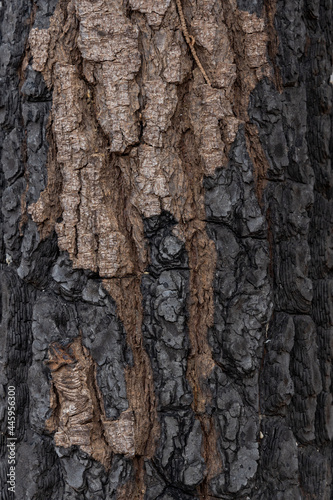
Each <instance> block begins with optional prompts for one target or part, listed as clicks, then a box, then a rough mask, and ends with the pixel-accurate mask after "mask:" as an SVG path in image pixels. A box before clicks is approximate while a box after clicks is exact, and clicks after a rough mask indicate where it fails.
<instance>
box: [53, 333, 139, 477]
mask: <svg viewBox="0 0 333 500" xmlns="http://www.w3.org/2000/svg"><path fill="white" fill-rule="evenodd" d="M47 364H48V366H49V368H50V370H51V374H52V383H51V397H50V400H51V404H50V406H51V409H52V411H53V413H52V416H51V417H50V418H49V420H48V421H47V422H46V428H47V429H48V431H50V432H55V434H54V441H55V444H56V445H57V446H63V447H65V448H69V447H70V446H72V445H77V446H79V447H80V448H81V449H82V450H83V451H84V452H86V453H88V454H89V455H91V456H92V457H93V458H94V459H95V460H98V461H99V462H101V463H102V464H103V465H104V467H106V468H108V467H109V466H110V459H111V455H112V453H122V454H124V455H125V456H128V457H132V456H134V454H135V443H134V415H133V412H132V411H131V410H130V409H129V410H126V411H124V412H123V413H122V414H121V415H120V417H119V419H118V420H113V421H110V420H108V419H107V418H106V416H105V411H104V405H103V400H102V397H101V394H100V392H99V389H98V386H97V382H96V367H95V364H94V361H93V360H92V358H91V356H90V354H89V352H88V350H87V349H86V348H85V347H84V346H83V345H82V342H81V338H80V337H78V338H76V339H74V341H73V342H71V343H70V344H68V345H67V346H61V345H60V344H58V343H53V344H51V345H50V347H49V360H48V361H47Z"/></svg>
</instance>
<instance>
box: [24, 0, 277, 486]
mask: <svg viewBox="0 0 333 500" xmlns="http://www.w3.org/2000/svg"><path fill="white" fill-rule="evenodd" d="M128 6H129V8H130V9H131V11H130V12H129V13H126V10H125V8H124V5H123V3H122V2H121V1H120V0H113V1H109V2H106V1H104V0H97V1H94V2H92V1H88V0H80V1H79V0H68V1H61V2H59V4H58V6H57V8H56V11H55V13H54V15H53V17H52V18H51V22H50V27H49V28H48V29H47V30H46V29H43V30H40V29H33V30H32V31H31V33H30V37H29V44H30V49H31V52H32V55H33V68H34V69H35V70H37V71H41V72H42V73H43V75H44V78H45V81H46V83H47V85H48V86H49V87H50V88H51V87H53V107H52V114H51V129H52V134H51V136H50V138H51V140H52V142H53V144H52V145H51V146H52V147H51V151H53V152H54V154H53V155H52V157H51V156H50V162H49V170H48V185H47V188H46V189H45V191H44V192H43V193H42V194H41V196H40V199H39V200H38V201H37V203H35V204H33V205H31V206H30V207H29V213H30V214H31V215H32V218H33V220H34V221H35V222H36V223H37V224H38V227H39V229H40V233H41V235H42V236H43V237H45V236H46V235H47V234H49V233H50V231H51V230H52V229H53V228H55V230H56V232H57V235H58V244H59V248H60V249H61V250H66V251H68V253H69V255H70V258H71V259H72V261H73V267H75V268H83V269H90V270H92V271H96V272H98V273H99V274H100V276H101V277H102V278H103V279H104V280H103V282H104V286H105V288H106V290H108V291H109V293H110V295H111V296H112V297H113V298H114V299H115V301H116V304H117V308H118V314H119V316H120V318H121V320H122V322H123V324H124V326H125V329H126V332H127V339H128V343H129V345H130V347H131V349H132V352H133V360H134V362H133V367H132V368H129V369H128V371H127V393H128V399H129V402H130V411H132V412H133V413H134V418H135V428H134V443H135V444H134V448H135V454H137V455H144V456H147V457H151V456H152V455H153V453H154V444H155V441H156V438H157V435H158V424H157V417H156V402H155V395H154V388H153V377H152V371H151V366H150V362H149V359H148V356H147V354H146V352H145V350H144V348H143V345H142V336H141V328H142V305H141V302H142V298H141V293H140V278H141V276H142V273H143V271H144V269H145V268H146V266H147V264H148V259H147V254H146V247H145V240H144V235H143V223H142V217H151V216H154V215H159V214H160V213H161V212H162V211H167V212H170V213H171V214H172V215H173V216H174V218H175V219H176V220H177V221H178V226H176V228H175V229H174V234H175V235H177V236H178V237H179V238H180V239H181V240H182V241H184V242H185V245H186V249H187V252H188V256H189V267H190V273H191V275H190V318H189V322H188V329H189V337H190V341H191V354H190V359H189V360H188V368H187V376H188V379H189V381H190V383H191V386H192V390H193V394H194V403H193V408H194V410H195V413H196V414H197V416H198V419H199V420H200V422H201V426H202V430H203V434H204V437H205V439H204V443H203V454H204V458H205V461H206V465H207V469H208V479H210V478H211V477H212V476H213V475H214V474H216V473H217V471H218V469H219V468H220V467H221V464H220V461H219V452H218V450H217V448H216V444H215V439H214V437H213V436H214V435H215V429H214V424H213V421H212V420H211V419H210V418H209V417H207V416H205V415H204V414H205V408H206V405H207V403H208V402H209V397H210V396H209V394H208V392H207V389H206V388H204V382H205V381H206V380H207V378H208V377H209V375H210V373H211V371H212V370H213V368H214V366H215V363H214V361H213V358H212V353H211V349H210V346H209V344H208V340H207V329H208V327H209V326H211V325H212V324H213V289H212V282H213V277H214V269H215V262H216V250H215V245H214V243H213V241H212V240H210V239H209V238H208V236H207V233H206V225H205V218H206V214H205V206H204V191H203V179H204V176H210V175H213V174H214V172H215V170H216V168H218V167H222V166H226V163H227V159H228V154H229V150H230V147H231V145H232V144H233V142H234V140H235V137H236V134H237V131H238V129H239V126H240V125H242V124H243V125H244V124H245V133H246V139H247V141H248V144H249V150H250V152H251V153H252V157H253V161H254V165H255V167H256V172H257V173H256V176H257V187H258V192H260V191H261V189H262V178H263V177H264V175H265V168H266V161H265V154H264V153H263V151H262V149H261V146H260V143H259V139H258V135H257V131H256V129H255V128H254V126H253V125H251V124H250V123H249V119H248V115H247V108H248V101H249V95H250V92H251V91H252V90H253V89H254V88H255V86H256V84H257V83H258V81H259V80H260V79H262V78H263V77H265V76H266V77H272V71H271V68H270V65H269V63H268V61H267V58H266V52H267V41H268V35H267V32H266V27H265V22H264V20H263V19H262V18H259V17H258V16H257V15H256V14H249V13H248V12H245V11H240V10H238V8H237V5H236V1H235V0H225V1H224V2H223V7H222V6H220V7H216V8H215V7H214V8H213V7H212V5H211V2H210V1H208V0H202V1H200V2H197V4H191V8H190V9H186V11H185V14H184V15H185V17H186V23H187V26H188V27H189V28H188V31H189V32H191V33H193V35H189V34H188V32H187V28H186V31H185V29H184V26H183V32H184V35H185V38H186V40H187V42H188V43H189V40H190V38H189V37H190V36H194V37H195V40H196V42H197V49H196V52H193V47H190V48H191V51H192V54H193V55H194V54H196V53H198V54H199V56H200V57H199V56H198V57H199V59H198V61H199V62H200V58H201V60H202V61H204V65H205V68H207V73H208V74H209V75H211V84H212V86H209V85H207V84H206V83H205V82H204V81H203V76H202V74H201V73H200V71H199V70H198V69H197V68H194V70H193V73H192V71H191V60H190V58H189V57H188V47H187V45H186V43H185V41H184V39H183V37H182V35H181V31H180V23H179V17H178V14H177V9H176V5H175V4H174V3H173V2H170V1H168V0H165V1H161V2H152V1H151V0H147V1H138V0H129V2H128ZM180 12H182V10H180ZM180 12H179V13H180ZM181 19H182V24H183V25H184V23H185V21H184V19H185V18H184V16H182V15H181ZM170 23H171V24H172V25H173V26H175V27H176V28H178V29H176V30H175V31H173V30H170V29H169V28H168V26H170ZM185 26H186V24H185ZM186 33H187V34H186ZM187 38H189V40H188V39H187ZM200 65H201V63H200ZM199 67H200V66H199ZM202 70H203V68H201V72H203V75H205V70H203V71H202ZM206 80H207V81H208V83H210V81H209V80H208V79H207V77H206ZM60 186H61V188H60ZM59 188H60V189H59ZM59 190H60V192H59ZM60 218H61V219H60ZM75 346H76V344H73V345H72V347H71V349H74V350H75V349H79V348H78V347H75ZM79 358H80V359H81V361H78V359H79ZM83 358H84V359H85V361H84V359H83ZM75 360H76V361H77V363H74V365H72V362H71V363H69V364H68V365H67V364H66V365H64V366H61V367H60V368H59V369H57V370H56V371H54V385H55V387H56V388H57V385H58V386H59V388H58V389H57V391H58V392H59V394H60V395H61V398H62V400H63V402H65V401H66V397H67V396H68V394H67V393H66V390H65V385H64V381H63V380H62V377H65V378H66V376H67V377H68V376H69V374H70V373H72V375H73V377H74V379H75V377H78V379H77V385H75V383H74V382H73V384H74V385H73V390H74V391H75V390H76V391H78V392H77V396H78V397H79V389H78V388H79V387H81V386H80V385H79V384H82V383H83V384H86V385H87V386H88V378H87V376H86V375H85V376H84V377H85V381H84V382H79V379H80V377H81V378H82V376H83V375H82V374H83V373H85V370H92V367H91V361H89V357H88V355H87V353H85V351H84V350H82V349H81V352H77V354H76V357H75ZM79 374H81V375H79ZM80 380H81V379H80ZM82 387H83V386H82ZM96 390H97V389H96ZM96 390H95V392H96ZM93 397H95V396H93V395H92V393H90V395H89V396H87V398H88V399H87V404H88V407H89V408H90V410H89V411H90V412H92V414H94V411H95V410H94V408H95V407H94V403H93ZM82 404H83V403H82ZM60 408H61V406H60ZM61 411H62V410H60V412H61ZM63 418H65V417H64V415H60V416H59V421H60V420H61V419H63ZM94 418H97V417H94ZM85 422H86V416H85V414H84V413H82V421H80V422H79V425H80V426H83V427H84V426H86V425H87V424H86V423H85ZM103 425H105V422H104V423H103ZM54 428H55V427H54ZM91 432H93V431H92V430H91V428H90V426H88V427H86V431H85V432H84V433H83V434H84V435H85V438H83V441H82V446H83V448H84V449H85V450H90V451H89V452H90V453H91V454H92V455H93V456H94V457H100V458H98V459H99V460H101V462H102V463H106V462H105V460H106V459H105V454H106V453H107V451H106V450H107V449H108V448H107V447H108V446H111V441H112V439H111V438H110V442H109V443H108V444H106V445H102V444H101V443H100V444H98V445H97V448H98V450H99V446H100V447H101V449H100V450H99V451H96V450H97V448H96V450H95V448H94V447H93V446H92V445H89V444H88V437H87V436H88V435H89V436H91ZM94 432H95V431H94ZM55 436H56V440H57V442H59V443H60V442H62V443H66V442H67V441H66V439H67V438H66V436H65V434H61V431H57V433H56V435H55ZM106 436H108V433H107V432H106ZM73 439H76V438H75V433H74V437H73ZM85 439H86V441H85ZM89 439H90V438H89ZM107 439H108V438H107ZM67 443H68V446H69V445H70V444H73V443H71V441H68V442H67ZM63 445H64V444H63ZM89 446H90V448H89ZM210 447H213V449H212V448H210ZM214 447H215V448H214ZM131 453H132V451H131Z"/></svg>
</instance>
